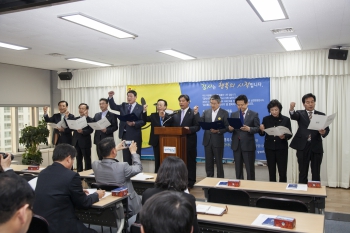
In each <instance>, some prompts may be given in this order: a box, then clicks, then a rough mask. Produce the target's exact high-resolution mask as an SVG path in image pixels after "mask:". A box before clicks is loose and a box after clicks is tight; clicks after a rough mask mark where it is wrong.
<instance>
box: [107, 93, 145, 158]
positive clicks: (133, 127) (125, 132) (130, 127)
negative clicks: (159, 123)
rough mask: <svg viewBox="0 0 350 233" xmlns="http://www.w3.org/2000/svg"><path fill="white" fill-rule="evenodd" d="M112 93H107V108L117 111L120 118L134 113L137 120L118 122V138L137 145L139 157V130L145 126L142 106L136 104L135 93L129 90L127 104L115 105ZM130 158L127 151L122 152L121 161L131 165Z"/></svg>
mask: <svg viewBox="0 0 350 233" xmlns="http://www.w3.org/2000/svg"><path fill="white" fill-rule="evenodd" d="M113 95H114V91H110V92H108V101H109V106H110V108H111V109H112V110H115V111H119V112H120V115H121V116H126V115H129V114H131V113H134V114H135V116H136V117H137V118H138V120H136V121H122V120H120V122H119V138H120V139H122V140H126V141H134V142H136V144H137V145H139V146H138V147H137V154H139V155H140V156H141V145H142V133H141V128H142V126H144V125H145V124H146V122H144V121H143V119H142V112H143V106H141V105H140V104H138V103H137V102H136V99H137V93H136V91H134V90H130V91H128V93H127V95H128V96H127V101H128V102H127V103H125V102H124V103H122V104H120V105H118V104H116V103H115V102H114V99H113ZM131 158H132V156H131V154H130V151H129V150H123V161H124V162H128V163H129V165H131V164H132V159H131Z"/></svg>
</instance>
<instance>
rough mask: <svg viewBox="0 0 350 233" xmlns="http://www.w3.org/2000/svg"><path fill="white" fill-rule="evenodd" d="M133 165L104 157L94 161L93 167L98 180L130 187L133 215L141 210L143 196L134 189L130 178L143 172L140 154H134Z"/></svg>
mask: <svg viewBox="0 0 350 233" xmlns="http://www.w3.org/2000/svg"><path fill="white" fill-rule="evenodd" d="M131 156H132V163H133V164H132V166H130V165H129V164H128V163H127V162H118V160H116V159H102V160H101V161H95V162H93V163H92V169H93V170H94V173H95V179H96V182H98V183H102V184H107V185H116V186H120V187H122V186H126V187H127V188H128V192H129V197H128V207H129V211H130V212H132V215H135V214H137V213H138V212H139V211H140V210H141V207H142V205H141V198H140V197H139V195H137V193H136V192H135V190H134V186H133V185H132V183H131V180H130V178H131V177H133V176H135V175H137V174H138V173H140V172H142V165H141V161H140V155H138V154H132V155H131Z"/></svg>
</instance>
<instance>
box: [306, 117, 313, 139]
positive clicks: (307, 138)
mask: <svg viewBox="0 0 350 233" xmlns="http://www.w3.org/2000/svg"><path fill="white" fill-rule="evenodd" d="M308 113H309V119H310V120H311V118H312V112H308ZM307 141H308V142H310V141H311V134H309V137H308V138H307Z"/></svg>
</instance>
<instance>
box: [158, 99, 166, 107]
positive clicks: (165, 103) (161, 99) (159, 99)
mask: <svg viewBox="0 0 350 233" xmlns="http://www.w3.org/2000/svg"><path fill="white" fill-rule="evenodd" d="M159 101H163V102H164V106H168V102H166V100H163V99H159V100H157V104H158V102H159Z"/></svg>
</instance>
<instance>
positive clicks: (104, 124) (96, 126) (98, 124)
mask: <svg viewBox="0 0 350 233" xmlns="http://www.w3.org/2000/svg"><path fill="white" fill-rule="evenodd" d="M87 124H88V125H89V126H90V127H91V128H93V129H94V130H101V129H106V128H107V127H108V126H110V125H111V123H110V122H109V121H108V119H107V117H105V118H102V119H101V120H99V121H98V122H93V123H87Z"/></svg>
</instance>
